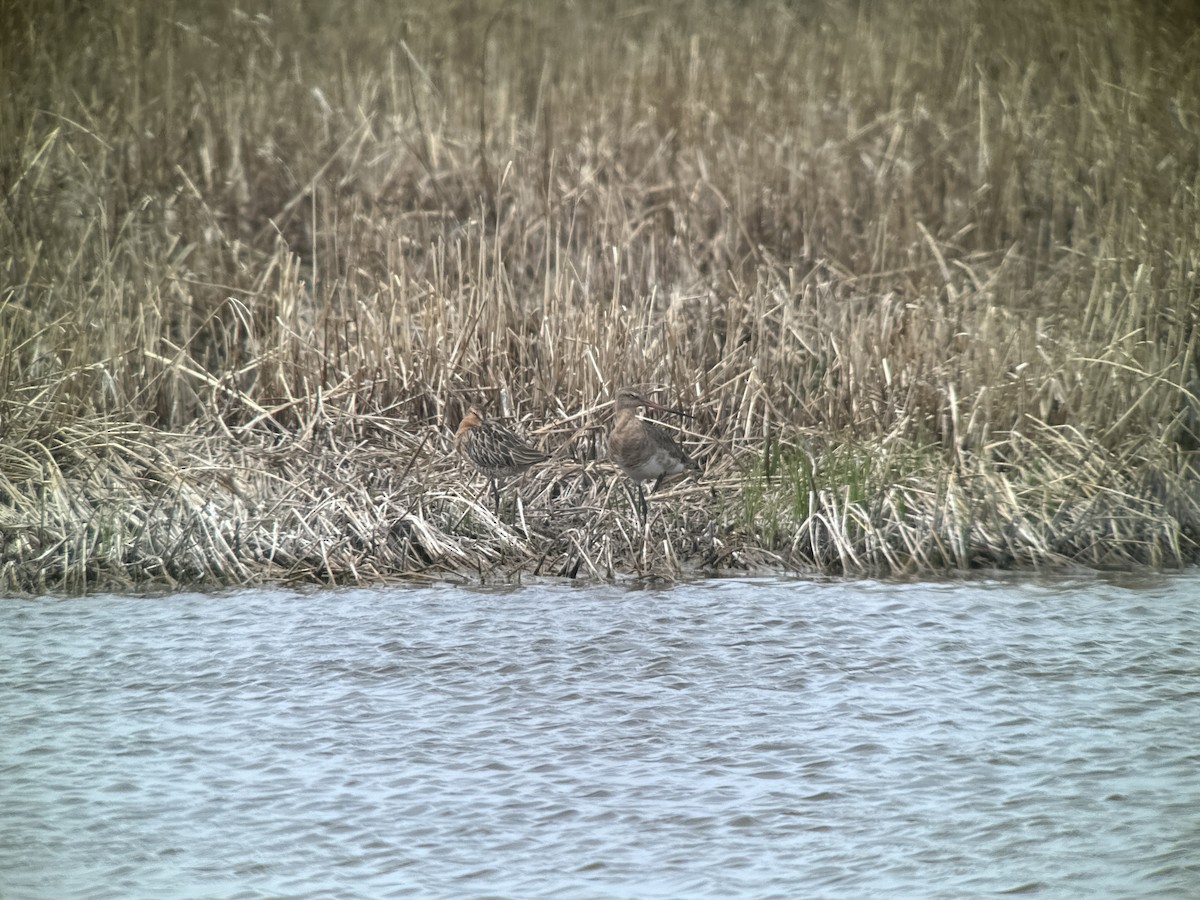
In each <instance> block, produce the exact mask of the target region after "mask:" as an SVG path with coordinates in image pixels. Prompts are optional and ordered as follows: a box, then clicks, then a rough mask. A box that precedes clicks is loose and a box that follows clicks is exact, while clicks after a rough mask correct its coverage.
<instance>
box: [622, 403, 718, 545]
mask: <svg viewBox="0 0 1200 900" xmlns="http://www.w3.org/2000/svg"><path fill="white" fill-rule="evenodd" d="M647 409H655V410H658V411H659V412H666V413H674V414H675V415H679V416H688V413H686V412H684V411H683V410H681V409H670V408H668V407H666V406H662V405H660V404H658V403H655V402H654V401H653V400H647V399H646V398H645V397H643V396H642V395H641V394H639V393H638V392H637V391H635V390H633V389H632V388H621V390H620V391H618V392H617V401H616V414H615V415H614V416H613V424H612V430H611V431H610V432H609V433H608V455H609V458H610V459H611V460H612V461H613V462H615V463H616V464H617V465H618V466H620V468H621V471H622V472H624V473H625V475H626V476H627V477H628V478H629V479H630V480H631V481H632V482H633V483H634V484H635V485H637V491H638V503H639V510H638V512H640V513H641V517H642V521H643V522H644V521H645V520H646V494H645V492H644V491H643V490H642V482H643V481H650V480H651V479H653V480H654V488H653V490H655V491H657V490H658V489H659V487H660V486H661V485H662V482H663V479H664V478H666V477H667V476H668V475H675V474H677V473H679V472H682V471H684V470H685V469H695V470H696V471H699V470H700V464H699V463H698V462H696V461H695V460H694V459H692V458H691V457H690V456H688V455H687V453H685V452H684V450H683V448H682V447H680V446H679V444H677V443H675V439H674V438H673V437H671V435H670V434H668V433H667V431H666V430H664V429H663V428H662V427H661V426H659V425H656V424H655V423H654V422H651V421H650V420H649V419H646V418H643V416H644V415H645V413H646V410H647ZM688 417H689V418H691V417H690V416H688Z"/></svg>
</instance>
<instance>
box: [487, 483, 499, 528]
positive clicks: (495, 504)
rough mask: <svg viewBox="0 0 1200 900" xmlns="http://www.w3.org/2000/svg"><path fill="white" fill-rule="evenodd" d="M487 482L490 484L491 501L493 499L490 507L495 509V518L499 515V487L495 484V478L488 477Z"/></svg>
mask: <svg viewBox="0 0 1200 900" xmlns="http://www.w3.org/2000/svg"><path fill="white" fill-rule="evenodd" d="M488 484H490V485H491V486H492V501H493V507H492V508H493V509H494V510H495V512H496V516H497V518H499V516H500V488H499V487H497V486H496V479H495V478H489V479H488Z"/></svg>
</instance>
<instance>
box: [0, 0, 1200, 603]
mask: <svg viewBox="0 0 1200 900" xmlns="http://www.w3.org/2000/svg"><path fill="white" fill-rule="evenodd" d="M1191 11H1192V6H1191V5H1190V4H1187V3H1178V4H1173V3H1171V2H1163V3H1157V4H1153V5H1146V4H1143V3H1138V2H1132V0H1130V2H1125V3H1122V2H1112V3H1103V4H1096V3H1083V2H1066V3H1033V2H1028V0H1026V2H1021V0H1017V2H1011V3H1005V4H982V3H981V4H974V3H962V4H942V3H934V2H932V0H930V2H918V3H884V2H878V3H871V2H866V3H852V2H832V0H830V2H805V3H796V4H792V3H774V4H763V5H746V4H737V3H722V2H717V0H711V2H705V3H702V4H688V3H668V4H633V3H624V2H614V3H609V4H597V5H594V4H578V5H577V6H567V7H561V6H555V5H549V4H542V3H538V2H534V0H512V2H507V3H501V2H492V0H475V2H464V3H447V4H441V3H431V4H426V5H416V6H414V5H405V4H392V3H383V2H368V0H343V2H335V3H324V2H322V3H315V2H313V3H309V2H301V3H296V4H277V3H268V2H265V0H264V2H255V0H251V2H248V3H243V4H240V5H237V6H233V5H225V4H173V3H161V2H158V0H129V2H115V0H112V2H103V0H102V2H97V3H92V4H88V5H86V7H80V6H79V4H74V3H68V2H66V0H59V2H46V3H42V4H4V5H3V10H2V12H3V14H2V16H0V28H2V29H3V33H2V34H0V41H2V42H3V44H2V50H3V53H2V54H0V65H2V66H3V69H4V71H3V77H4V81H5V83H6V85H8V88H7V90H6V91H5V92H4V93H3V94H2V95H0V257H2V258H0V590H3V591H14V590H68V591H80V590H88V589H91V588H93V587H101V586H103V587H130V586H146V585H153V584H165V585H172V584H229V583H245V582H254V581H259V580H268V579H270V580H274V579H289V580H299V581H321V582H332V581H351V582H365V581H374V580H377V579H383V578H391V577H429V578H445V577H466V578H472V579H484V580H505V579H511V578H515V577H519V576H520V575H522V574H523V573H538V574H544V575H551V576H557V575H565V576H574V577H586V578H597V579H603V578H612V577H617V576H621V575H624V574H630V573H634V574H641V575H661V576H667V577H678V576H679V575H681V574H688V573H692V572H697V571H724V570H728V569H751V570H764V569H767V570H796V569H800V570H821V571H833V572H853V573H884V574H887V573H912V572H930V571H938V570H945V569H967V568H972V567H991V566H1004V567H1044V566H1060V565H1084V566H1098V567H1105V566H1125V565H1131V564H1137V565H1152V566H1174V565H1181V564H1187V563H1191V562H1194V561H1195V560H1196V558H1197V556H1198V555H1200V490H1198V489H1197V479H1196V470H1195V459H1196V451H1197V449H1200V368H1198V366H1200V361H1198V358H1197V339H1198V338H1197V330H1196V320H1197V315H1198V314H1200V286H1198V284H1197V270H1198V267H1200V202H1198V192H1200V28H1198V27H1197V26H1198V23H1197V21H1196V20H1195V19H1194V18H1192V17H1191V15H1190V14H1191ZM625 384H634V385H641V386H645V387H650V388H654V387H657V388H659V389H660V391H661V392H660V393H659V395H658V396H659V398H660V399H661V400H663V401H664V402H666V403H669V404H671V405H674V406H683V407H685V408H687V409H688V410H690V411H691V412H692V413H693V414H694V419H691V420H682V421H680V422H677V423H675V424H677V425H679V426H680V427H681V428H682V429H683V431H682V432H681V434H680V437H681V439H682V440H684V441H685V442H686V444H687V446H688V448H689V450H690V451H691V452H692V453H693V455H697V456H699V457H701V458H702V459H703V461H704V464H705V467H706V471H705V474H704V477H703V478H702V479H700V480H699V481H683V482H680V483H676V484H674V485H668V486H667V487H666V488H664V490H663V492H662V493H660V494H659V495H658V496H657V497H652V498H651V504H650V510H651V515H650V518H649V523H648V525H647V526H646V527H645V528H644V529H643V528H642V527H641V526H640V524H639V521H638V517H637V515H636V513H635V511H634V509H633V506H632V505H631V503H630V498H629V496H628V494H627V491H626V487H625V485H624V482H623V480H622V478H621V477H620V475H619V474H618V473H617V472H616V471H615V469H614V468H613V467H612V466H611V465H610V464H608V463H607V462H606V461H605V459H604V431H605V427H606V425H607V422H608V415H609V410H608V407H607V405H606V404H607V403H608V401H609V400H610V399H611V397H612V396H613V394H614V392H615V390H616V388H617V387H619V386H621V385H625ZM479 401H482V402H484V403H486V404H488V405H489V406H490V407H491V412H492V414H493V415H497V416H504V417H505V418H506V420H507V421H508V423H509V424H510V425H512V426H513V427H515V428H517V429H518V430H521V431H522V432H523V433H525V434H526V435H527V436H528V437H530V439H531V440H533V441H534V442H535V443H537V444H538V445H539V446H541V447H543V448H545V449H547V450H549V451H551V452H552V453H553V454H554V458H553V459H552V460H551V462H549V463H547V464H546V465H544V466H541V467H539V468H537V469H535V470H533V471H532V472H530V473H529V474H528V475H527V476H526V477H525V478H524V479H523V480H521V481H520V482H518V483H516V484H512V485H509V486H508V487H507V489H506V491H505V495H504V496H505V504H504V506H503V507H502V510H501V514H500V516H499V517H497V516H495V515H494V514H493V512H492V510H491V504H490V499H489V497H488V495H487V491H486V484H485V481H484V479H482V478H481V477H478V476H476V475H474V474H473V473H472V472H471V471H470V470H469V469H468V468H467V467H466V466H465V465H464V464H463V463H462V462H460V461H459V460H458V459H457V458H456V457H454V456H453V454H452V444H451V435H452V433H453V430H454V427H455V426H456V424H457V421H458V418H459V416H460V415H461V414H462V411H463V410H464V409H465V407H466V405H467V404H468V403H471V402H479Z"/></svg>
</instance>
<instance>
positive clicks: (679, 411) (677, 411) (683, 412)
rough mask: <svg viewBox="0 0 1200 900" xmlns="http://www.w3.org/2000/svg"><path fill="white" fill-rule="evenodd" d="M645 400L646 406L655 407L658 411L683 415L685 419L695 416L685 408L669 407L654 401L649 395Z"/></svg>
mask: <svg viewBox="0 0 1200 900" xmlns="http://www.w3.org/2000/svg"><path fill="white" fill-rule="evenodd" d="M645 400H646V406H648V407H649V408H650V409H656V410H658V411H659V412H664V413H672V414H674V415H677V416H683V417H684V418H686V419H694V418H695V416H693V415H692V414H691V413H690V412H687V411H686V410H683V409H674V408H673V407H670V406H663V405H662V404H661V403H655V402H654V401H653V400H651V399H650V398H649V397H646V398H645Z"/></svg>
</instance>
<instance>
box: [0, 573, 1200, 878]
mask: <svg viewBox="0 0 1200 900" xmlns="http://www.w3.org/2000/svg"><path fill="white" fill-rule="evenodd" d="M1198 610H1200V577H1197V576H1195V575H1185V576H1173V577H1159V578H1150V579H1143V580H1136V581H1135V580H1130V579H1126V580H1124V581H1122V580H1112V579H1109V580H1091V579H1059V580H1039V581H1019V580H1016V581H982V582H968V583H914V584H898V583H879V582H850V581H842V582H838V581H834V582H805V581H789V580H743V581H735V580H717V581H708V582H702V583H696V584H687V585H679V586H675V587H671V588H669V589H649V588H643V589H628V588H620V587H615V586H607V587H605V586H601V587H595V586H592V587H587V588H574V587H570V586H562V585H557V584H555V585H535V586H528V587H522V588H518V589H511V590H496V591H491V590H482V589H478V590H471V589H464V588H456V587H450V586H442V587H431V588H395V589H387V590H374V591H368V590H344V591H326V592H316V593H308V594H300V593H294V592H287V591H282V590H258V591H247V592H239V593H234V594H228V595H221V596H201V595H196V594H181V595H174V596H168V597H163V598H156V599H151V598H140V599H135V598H122V597H94V598H86V599H78V600H36V601H34V600H0V661H2V662H0V665H2V671H0V728H2V729H3V731H2V732H0V896H2V897H4V898H6V900H8V898H12V900H19V898H41V897H46V898H69V897H88V898H92V897H120V898H127V897H268V896H269V897H276V896H279V897H322V898H324V897H339V896H341V897H391V896H453V897H458V896H479V895H487V896H497V895H499V896H507V897H522V898H523V897H544V896H555V897H618V896H619V897H626V896H637V897H703V896H709V897H729V896H742V897H769V896H779V897H795V896H804V897H864V896H880V895H882V896H889V897H909V896H911V897H974V896H986V895H991V894H996V893H1002V892H1019V893H1029V894H1035V895H1040V896H1051V897H1141V896H1165V897H1185V896H1190V897H1196V896H1200V616H1198V615H1197V612H1198Z"/></svg>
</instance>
